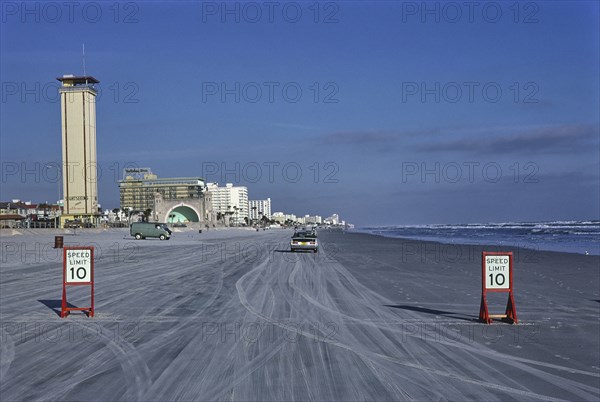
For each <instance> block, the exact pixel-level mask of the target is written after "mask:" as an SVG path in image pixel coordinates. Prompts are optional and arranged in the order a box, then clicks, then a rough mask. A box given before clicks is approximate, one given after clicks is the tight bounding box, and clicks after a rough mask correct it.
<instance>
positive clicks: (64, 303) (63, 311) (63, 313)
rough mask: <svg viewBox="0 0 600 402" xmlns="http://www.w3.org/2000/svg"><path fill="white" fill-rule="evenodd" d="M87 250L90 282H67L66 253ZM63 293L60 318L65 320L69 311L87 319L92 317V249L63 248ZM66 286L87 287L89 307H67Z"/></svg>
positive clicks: (90, 247)
mask: <svg viewBox="0 0 600 402" xmlns="http://www.w3.org/2000/svg"><path fill="white" fill-rule="evenodd" d="M69 250H89V251H90V281H89V282H67V251H69ZM62 282H63V291H62V303H61V308H60V317H61V318H65V317H66V316H67V315H69V314H70V313H71V311H83V312H85V313H86V314H87V316H88V317H93V316H94V247H92V246H89V247H64V248H63V281H62ZM67 286H89V287H90V292H91V298H90V302H91V303H90V304H91V305H90V307H68V303H67Z"/></svg>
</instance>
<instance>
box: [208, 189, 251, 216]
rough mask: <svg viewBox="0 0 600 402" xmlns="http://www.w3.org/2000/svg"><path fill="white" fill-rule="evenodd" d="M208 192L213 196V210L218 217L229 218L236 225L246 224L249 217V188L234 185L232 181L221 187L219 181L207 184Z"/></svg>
mask: <svg viewBox="0 0 600 402" xmlns="http://www.w3.org/2000/svg"><path fill="white" fill-rule="evenodd" d="M207 189H208V193H210V194H211V197H212V211H213V213H214V214H215V215H216V216H217V219H219V218H220V219H223V218H226V219H223V220H228V221H229V222H231V223H232V224H234V225H238V226H239V225H243V224H246V221H247V220H248V219H249V212H248V205H249V203H248V188H247V187H245V186H234V185H233V184H232V183H227V184H225V187H219V185H218V184H217V183H208V184H207Z"/></svg>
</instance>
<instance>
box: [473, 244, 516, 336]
mask: <svg viewBox="0 0 600 402" xmlns="http://www.w3.org/2000/svg"><path fill="white" fill-rule="evenodd" d="M494 255H496V256H508V275H509V281H508V288H502V289H496V288H487V287H486V272H485V257H487V256H494ZM513 260H514V259H513V253H512V251H506V252H499V251H483V252H482V253H481V304H480V306H479V319H480V320H481V321H484V322H485V323H487V324H491V323H492V321H493V318H506V319H508V320H510V321H511V322H512V323H513V324H518V322H519V321H518V319H517V306H516V304H515V298H514V295H513ZM487 292H504V293H507V292H508V301H507V303H506V311H505V313H504V314H490V313H489V310H488V303H487Z"/></svg>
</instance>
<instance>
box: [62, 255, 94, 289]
mask: <svg viewBox="0 0 600 402" xmlns="http://www.w3.org/2000/svg"><path fill="white" fill-rule="evenodd" d="M66 253H67V256H66V259H67V261H66V269H67V272H66V273H65V282H67V283H78V282H91V281H92V251H91V250H66Z"/></svg>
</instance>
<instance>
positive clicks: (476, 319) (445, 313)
mask: <svg viewBox="0 0 600 402" xmlns="http://www.w3.org/2000/svg"><path fill="white" fill-rule="evenodd" d="M385 306H386V307H391V308H399V309H402V310H409V311H416V312H418V313H425V314H434V315H442V316H444V317H449V318H455V319H457V320H463V321H469V322H479V317H478V316H474V315H467V314H461V313H455V312H452V311H444V310H434V309H430V308H425V307H417V306H407V305H391V304H386V305H385Z"/></svg>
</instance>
